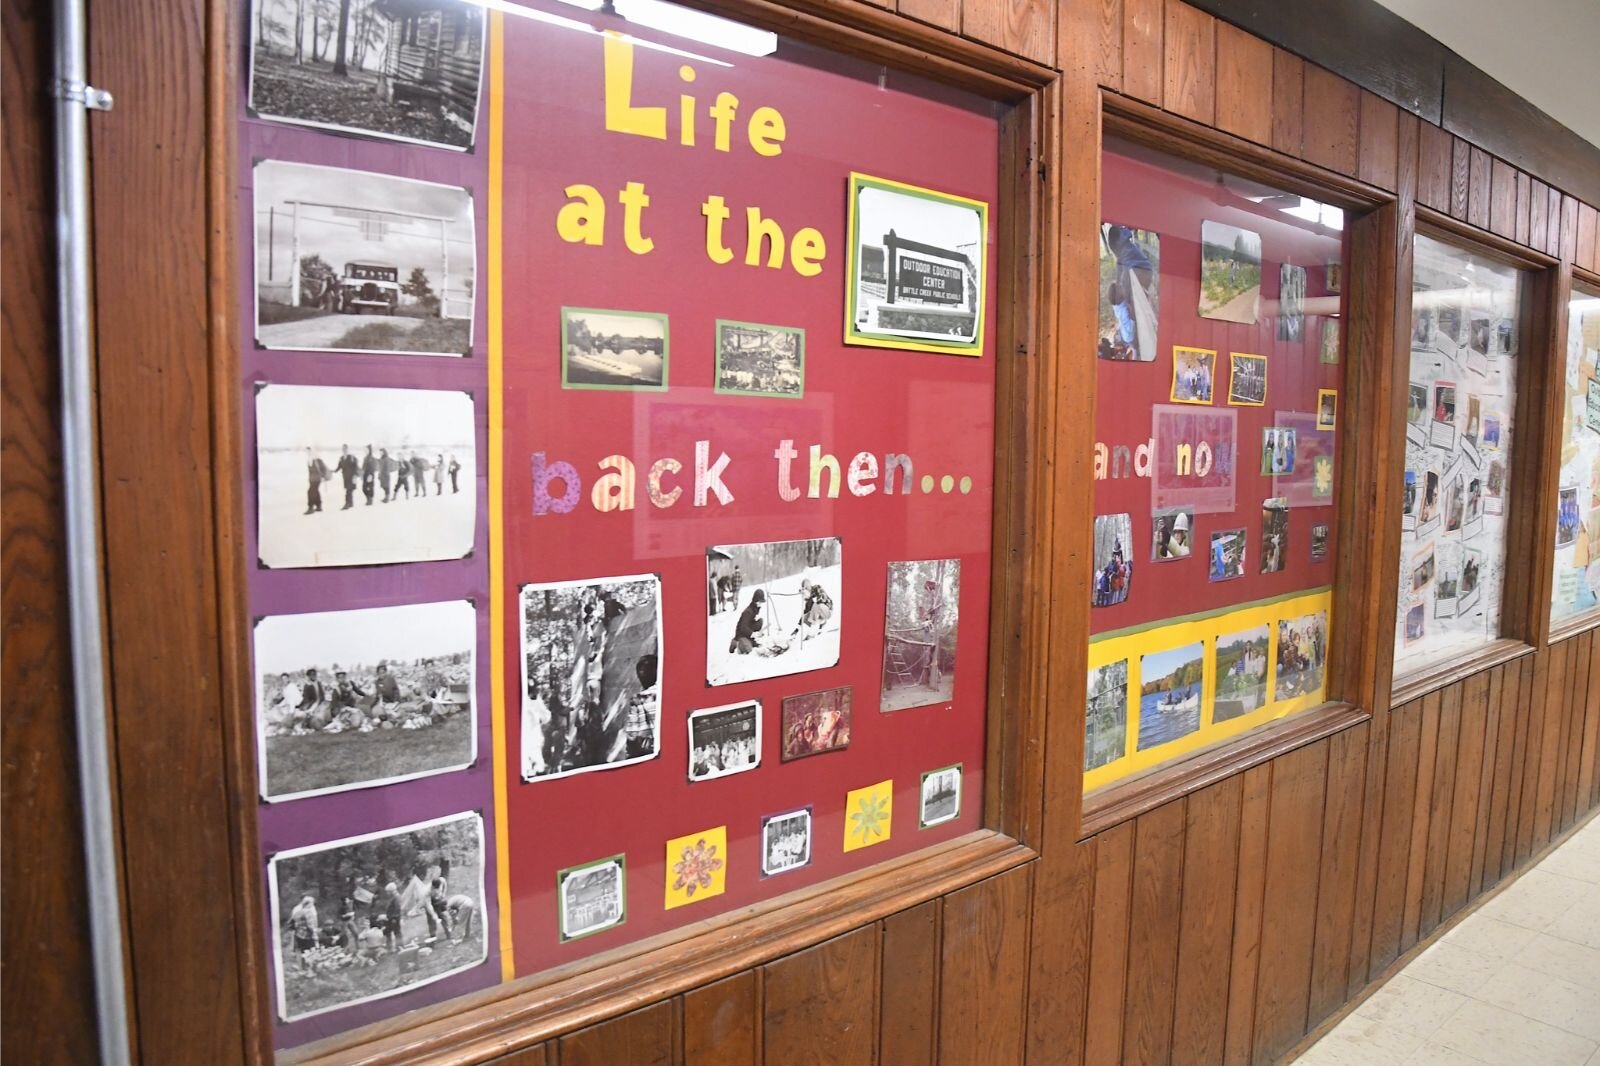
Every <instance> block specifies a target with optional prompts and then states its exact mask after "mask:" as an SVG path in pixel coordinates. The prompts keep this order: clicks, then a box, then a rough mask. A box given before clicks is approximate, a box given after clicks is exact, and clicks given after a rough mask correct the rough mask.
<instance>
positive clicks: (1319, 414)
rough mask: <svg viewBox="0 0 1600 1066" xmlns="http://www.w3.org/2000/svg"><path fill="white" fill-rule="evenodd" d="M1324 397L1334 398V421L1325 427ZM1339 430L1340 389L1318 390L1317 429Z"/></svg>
mask: <svg viewBox="0 0 1600 1066" xmlns="http://www.w3.org/2000/svg"><path fill="white" fill-rule="evenodd" d="M1324 396H1332V397H1333V421H1332V422H1329V423H1328V424H1327V425H1323V424H1322V398H1323V397H1324ZM1338 428H1339V390H1338V389H1318V390H1317V429H1319V430H1336V429H1338Z"/></svg>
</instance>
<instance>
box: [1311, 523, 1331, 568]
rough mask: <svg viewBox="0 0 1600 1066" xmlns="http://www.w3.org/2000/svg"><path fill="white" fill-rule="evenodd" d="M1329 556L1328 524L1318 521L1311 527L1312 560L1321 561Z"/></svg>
mask: <svg viewBox="0 0 1600 1066" xmlns="http://www.w3.org/2000/svg"><path fill="white" fill-rule="evenodd" d="M1327 557H1328V526H1327V524H1326V523H1318V524H1317V525H1314V526H1312V527H1311V561H1312V562H1314V563H1320V562H1322V561H1323V560H1324V559H1326V558H1327Z"/></svg>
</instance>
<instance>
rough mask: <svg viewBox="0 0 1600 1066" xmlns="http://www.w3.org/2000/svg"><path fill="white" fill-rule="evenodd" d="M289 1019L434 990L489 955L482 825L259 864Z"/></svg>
mask: <svg viewBox="0 0 1600 1066" xmlns="http://www.w3.org/2000/svg"><path fill="white" fill-rule="evenodd" d="M267 890H268V893H269V895H270V902H271V907H272V928H273V931H274V935H273V938H272V953H273V961H274V962H275V963H276V967H275V969H276V971H277V979H278V980H277V985H278V1016H279V1017H280V1018H282V1019H283V1020H284V1021H286V1022H292V1021H298V1020H299V1019H301V1018H309V1017H311V1016H313V1015H316V1014H323V1013H325V1012H327V1011H331V1010H337V1009H338V1008H340V1007H350V1006H354V1005H355V1004H357V1003H366V1002H369V1001H370V1000H374V999H382V998H384V997H385V996H393V995H398V994H399V993H401V992H405V991H408V990H410V989H413V988H417V987H419V986H421V985H426V984H431V983H432V982H434V981H437V980H439V979H440V978H443V977H448V976H450V975H451V974H453V973H460V972H461V971H463V970H468V969H471V968H472V967H474V966H478V965H481V964H482V963H483V962H484V961H485V960H487V959H488V957H489V940H488V930H487V929H486V928H485V921H486V915H485V914H484V909H483V908H484V895H483V818H482V816H481V815H478V814H476V813H466V814H454V815H449V816H447V817H444V818H438V819H434V820H433V821H428V822H419V823H417V824H414V825H405V826H400V827H398V828H395V829H386V830H382V831H380V832H376V833H368V834H365V835H363V836H354V837H346V838H344V839H342V840H333V841H329V842H328V843H326V844H313V845H311V846H309V847H303V848H294V849H291V850H288V851H280V852H278V853H277V854H276V855H273V856H272V857H271V859H269V860H268V862H267Z"/></svg>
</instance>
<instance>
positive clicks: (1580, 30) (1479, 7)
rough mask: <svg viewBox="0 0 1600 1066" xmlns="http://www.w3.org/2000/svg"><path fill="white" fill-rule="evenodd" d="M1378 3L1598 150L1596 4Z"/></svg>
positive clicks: (1524, 0)
mask: <svg viewBox="0 0 1600 1066" xmlns="http://www.w3.org/2000/svg"><path fill="white" fill-rule="evenodd" d="M1378 2H1379V3H1380V4H1382V5H1383V6H1384V7H1386V8H1388V9H1389V10H1391V11H1393V12H1394V13H1395V14H1397V15H1399V16H1400V17H1401V18H1403V19H1405V20H1406V21H1407V22H1410V23H1411V24H1412V25H1414V26H1416V27H1418V28H1419V29H1421V30H1423V31H1424V32H1425V33H1428V34H1430V35H1431V36H1433V37H1436V38H1437V39H1438V40H1439V41H1441V42H1443V44H1444V46H1445V47H1446V48H1449V49H1450V50H1451V51H1453V52H1455V53H1456V54H1457V55H1459V56H1461V58H1463V59H1465V60H1466V61H1467V62H1469V63H1471V64H1472V65H1473V66H1475V67H1478V68H1479V69H1481V70H1483V71H1484V72H1485V73H1487V74H1488V75H1489V76H1490V77H1492V78H1494V79H1495V80H1496V81H1498V82H1500V83H1501V84H1502V85H1505V86H1507V87H1508V88H1510V89H1511V90H1512V91H1513V92H1515V93H1517V94H1518V95H1520V96H1521V97H1523V98H1524V99H1526V100H1527V101H1528V102H1529V103H1531V104H1533V105H1534V106H1535V107H1537V108H1539V109H1540V110H1541V111H1544V112H1545V113H1546V114H1548V115H1550V116H1551V117H1553V118H1554V119H1555V120H1556V121H1558V122H1560V123H1562V124H1563V125H1565V126H1566V127H1567V128H1568V129H1570V130H1572V131H1573V132H1574V133H1576V134H1578V136H1580V137H1582V138H1584V139H1585V140H1587V141H1588V142H1589V143H1590V144H1594V145H1600V102H1597V100H1596V98H1595V96H1594V93H1593V86H1594V78H1595V72H1596V54H1597V49H1600V0H1378ZM1449 94H1450V89H1449V86H1446V87H1445V95H1446V96H1448V95H1449Z"/></svg>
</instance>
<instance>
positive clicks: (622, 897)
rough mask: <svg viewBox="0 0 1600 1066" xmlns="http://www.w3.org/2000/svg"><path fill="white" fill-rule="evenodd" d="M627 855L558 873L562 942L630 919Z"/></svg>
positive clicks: (585, 864)
mask: <svg viewBox="0 0 1600 1066" xmlns="http://www.w3.org/2000/svg"><path fill="white" fill-rule="evenodd" d="M627 862H628V860H627V858H626V856H623V855H612V856H610V857H608V858H604V859H596V860H595V861H594V862H586V863H584V864H582V865H581V866H569V867H567V868H566V869H565V870H562V871H561V872H560V873H558V874H556V902H557V905H558V906H559V908H560V924H561V942H562V943H563V944H565V943H566V942H567V941H569V940H577V939H579V938H581V937H586V936H592V935H594V934H595V933H600V932H604V931H605V930H607V929H610V928H613V927H614V926H618V925H621V924H622V923H623V922H624V921H626V920H627V913H628V886H627Z"/></svg>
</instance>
